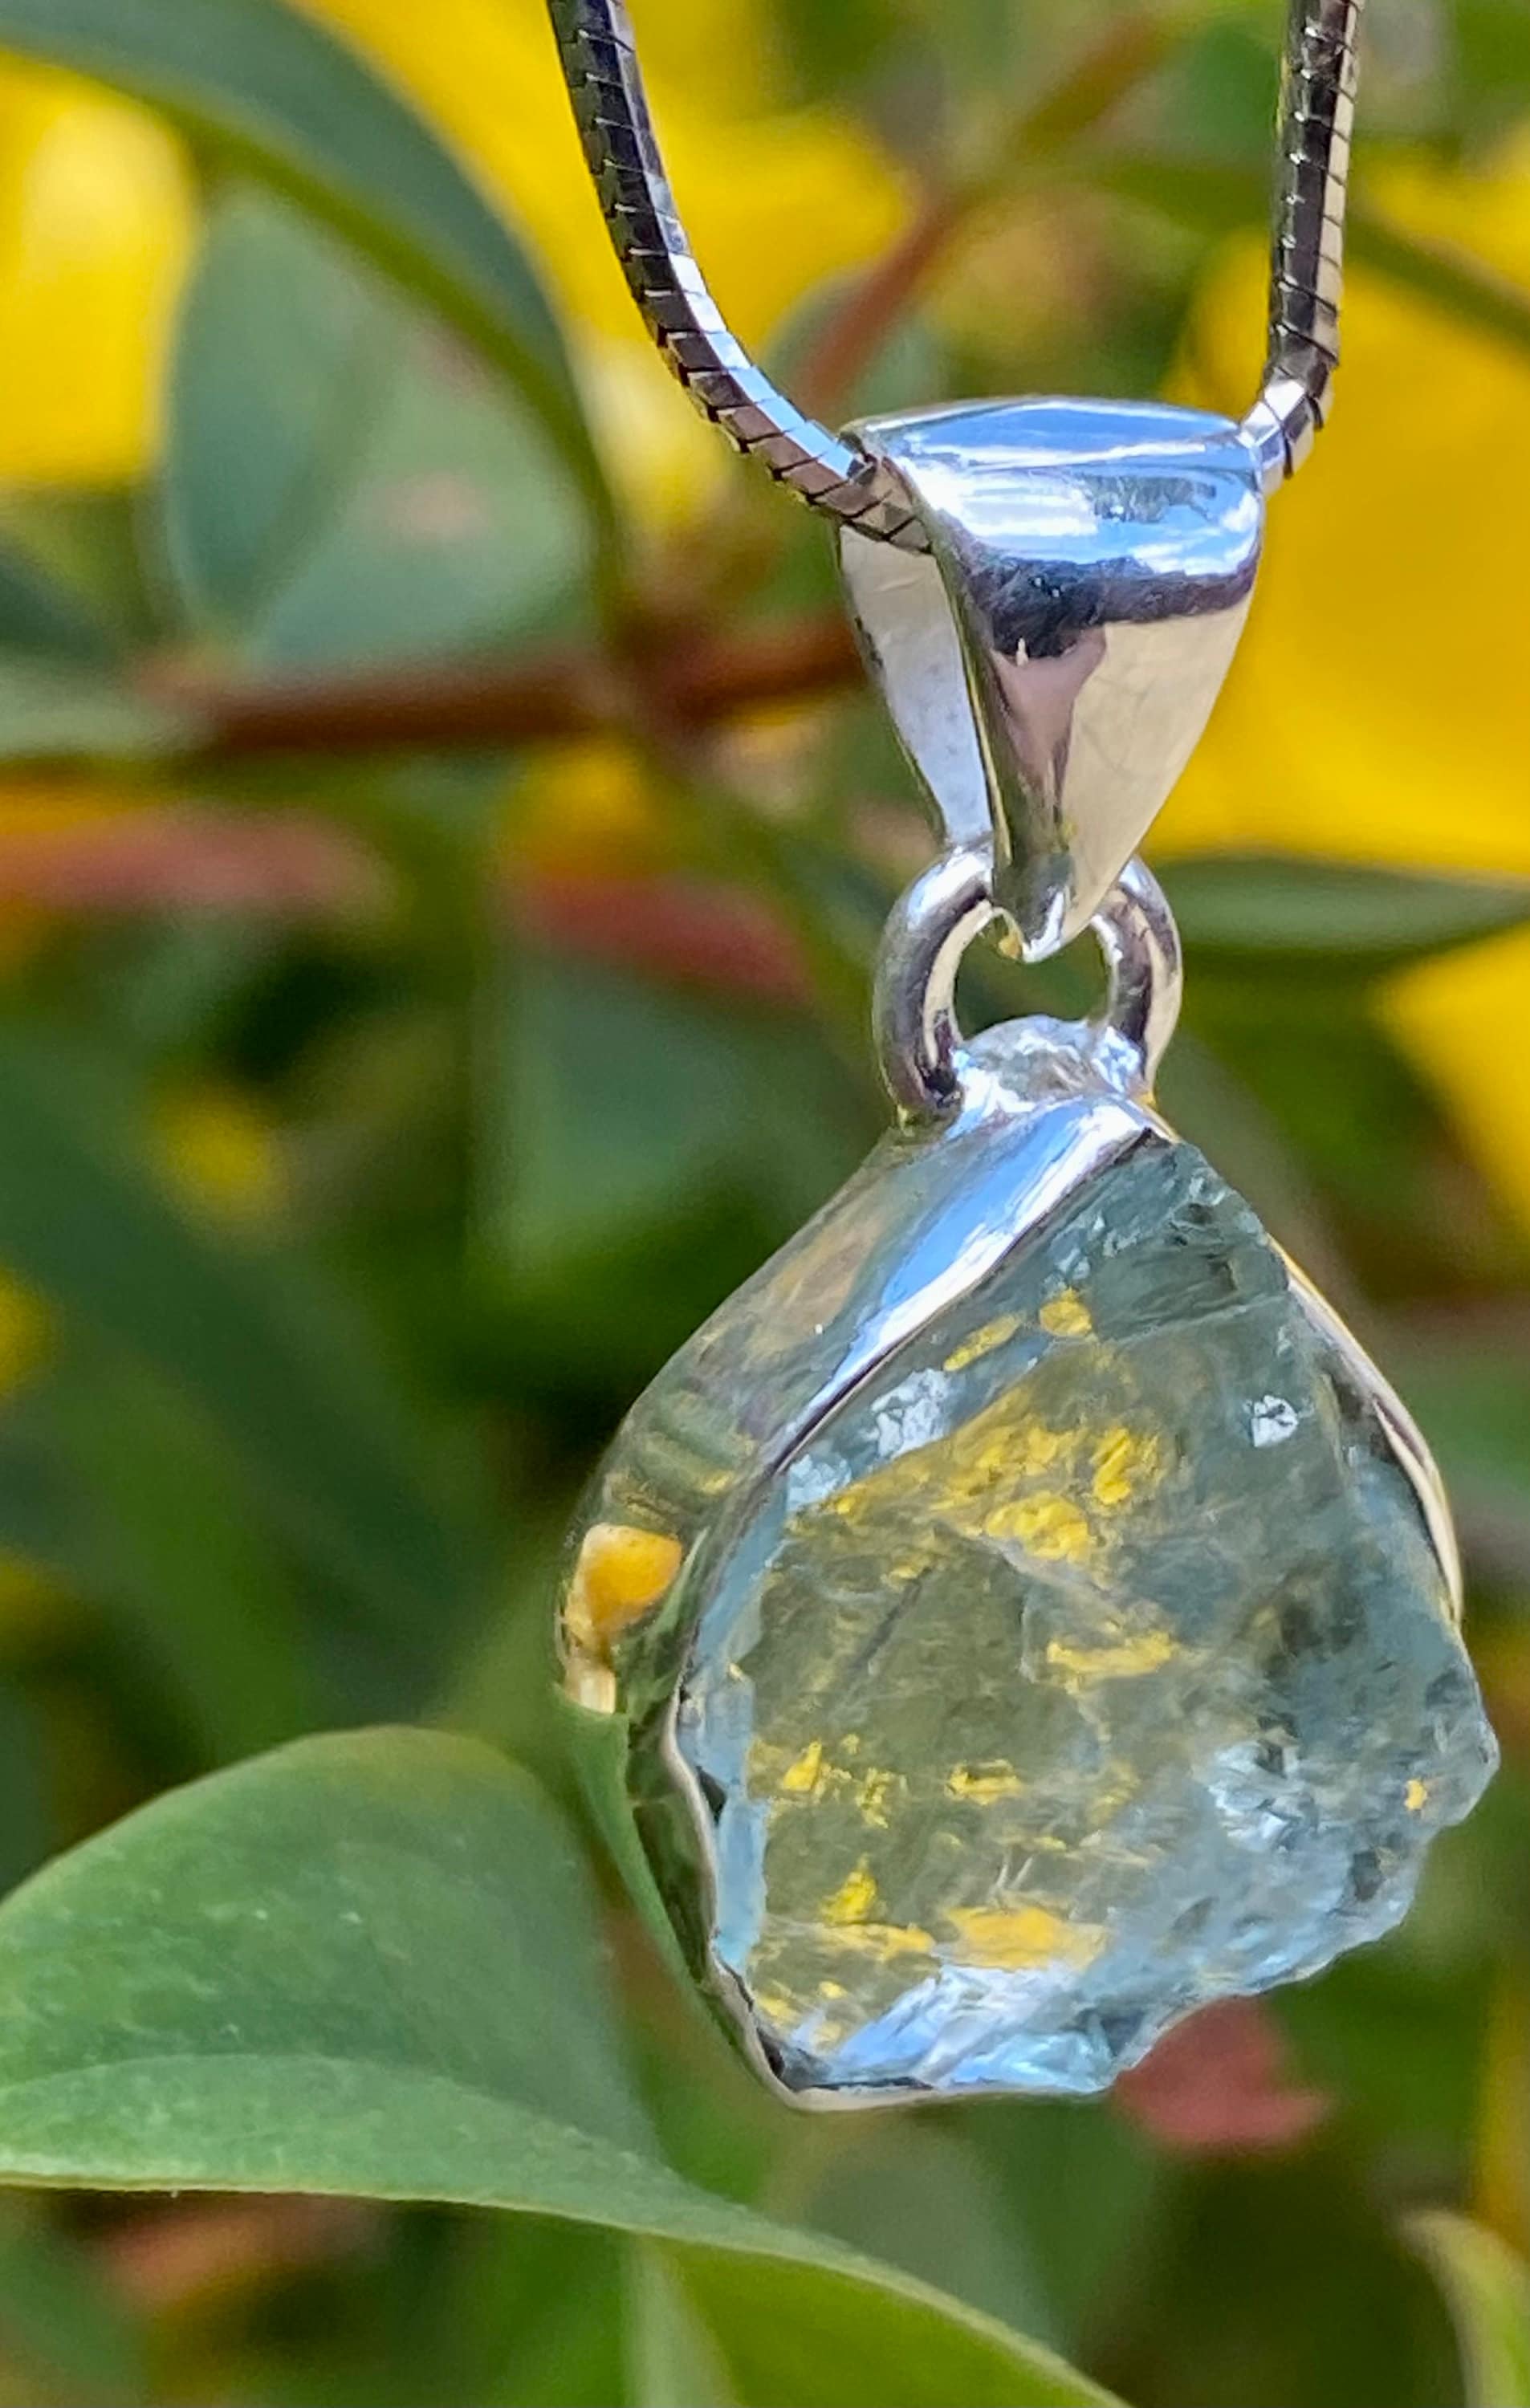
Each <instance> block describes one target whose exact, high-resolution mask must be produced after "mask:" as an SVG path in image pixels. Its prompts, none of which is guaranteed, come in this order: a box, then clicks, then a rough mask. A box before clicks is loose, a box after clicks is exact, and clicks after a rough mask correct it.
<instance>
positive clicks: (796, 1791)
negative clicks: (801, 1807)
mask: <svg viewBox="0 0 1530 2408" xmlns="http://www.w3.org/2000/svg"><path fill="white" fill-rule="evenodd" d="M822 1770H823V1742H822V1740H821V1739H815V1740H809V1741H808V1745H807V1746H806V1747H805V1748H804V1749H803V1751H802V1754H801V1755H800V1756H797V1757H796V1758H795V1759H794V1761H793V1762H792V1763H791V1764H789V1765H788V1766H787V1768H786V1770H785V1771H784V1772H783V1773H782V1774H781V1779H780V1785H781V1787H782V1788H783V1789H784V1790H785V1791H786V1793H787V1795H788V1797H791V1798H810V1797H811V1796H812V1793H813V1791H814V1790H815V1789H816V1788H817V1787H818V1784H819V1776H820V1774H821V1773H822Z"/></svg>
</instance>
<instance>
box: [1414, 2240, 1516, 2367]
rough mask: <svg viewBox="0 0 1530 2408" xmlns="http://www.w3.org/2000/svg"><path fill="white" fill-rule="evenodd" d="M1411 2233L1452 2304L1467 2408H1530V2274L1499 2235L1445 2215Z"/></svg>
mask: <svg viewBox="0 0 1530 2408" xmlns="http://www.w3.org/2000/svg"><path fill="white" fill-rule="evenodd" d="M1408 2231H1409V2233H1410V2234H1411V2236H1412V2238H1413V2240H1414V2241H1415V2243H1417V2245H1418V2247H1419V2250H1420V2252H1421V2254H1422V2255H1423V2257H1425V2258H1427V2260H1428V2262H1429V2264H1430V2266H1431V2267H1432V2268H1433V2269H1434V2272H1435V2275H1436V2278H1437V2281H1438V2283H1439V2286H1440V2288H1441V2290H1442V2291H1443V2292H1444V2293H1445V2296H1446V2298H1447V2300H1449V2301H1450V2305H1451V2315H1452V2316H1453V2317H1454V2319H1455V2329H1456V2334H1457V2338H1458V2339H1459V2341H1460V2343H1461V2356H1462V2360H1463V2364H1464V2367H1465V2371H1466V2408H1530V2268H1527V2267H1526V2266H1525V2264H1524V2261H1523V2258H1521V2257H1517V2256H1516V2255H1515V2253H1514V2251H1513V2250H1512V2249H1510V2248H1509V2247H1508V2246H1507V2245H1506V2244H1505V2243H1503V2242H1502V2241H1500V2240H1499V2238H1498V2236H1497V2234H1496V2233H1495V2232H1489V2231H1487V2230H1486V2229H1484V2227H1483V2226H1481V2225H1480V2224H1473V2223H1471V2222H1470V2221H1469V2220H1468V2219H1467V2218H1466V2216H1464V2215H1451V2214H1447V2213H1446V2212H1445V2211H1444V2210H1443V2209H1440V2210H1437V2211H1435V2212H1432V2213H1430V2214H1424V2215H1415V2216H1411V2217H1410V2218H1409V2219H1408Z"/></svg>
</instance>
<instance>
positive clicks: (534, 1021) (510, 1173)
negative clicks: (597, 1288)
mask: <svg viewBox="0 0 1530 2408" xmlns="http://www.w3.org/2000/svg"><path fill="white" fill-rule="evenodd" d="M509 983H510V990H511V991H510V994H509V996H508V1006H509V1009H508V1013H507V1025H506V1027H505V1030H504V1039H503V1046H502V1060H503V1066H504V1078H503V1081H502V1082H499V1083H498V1084H496V1087H495V1089H494V1091H493V1097H492V1099H491V1100H492V1106H493V1111H492V1116H491V1121H490V1126H489V1130H488V1132H487V1138H486V1147H485V1151H486V1154H487V1157H488V1177H487V1181H486V1189H487V1193H486V1199H485V1200H486V1204H487V1207H488V1213H489V1217H490V1223H491V1232H492V1234H493V1236H494V1237H495V1238H496V1239H497V1240H498V1242H499V1243H500V1245H501V1247H502V1248H503V1251H504V1253H505V1254H506V1256H507V1257H508V1259H509V1260H510V1261H511V1262H512V1263H513V1264H514V1266H515V1267H516V1268H517V1269H519V1270H522V1271H523V1272H525V1273H526V1274H528V1275H530V1274H531V1273H533V1272H540V1271H542V1270H544V1269H550V1268H551V1267H553V1266H556V1265H558V1264H561V1263H566V1262H579V1261H581V1260H582V1261H590V1260H594V1259H598V1258H599V1257H601V1256H603V1255H607V1254H610V1253H611V1252H613V1251H614V1250H616V1249H619V1248H622V1247H623V1246H631V1245H632V1243H633V1241H634V1239H635V1237H636V1236H637V1235H638V1234H640V1233H642V1232H644V1231H647V1230H651V1229H653V1228H656V1227H662V1226H664V1225H665V1223H667V1222H671V1221H673V1220H674V1219H675V1218H676V1217H677V1216H679V1215H681V1214H685V1213H694V1211H696V1208H697V1206H698V1204H700V1203H703V1202H704V1201H705V1200H706V1199H707V1198H708V1197H719V1196H721V1197H725V1198H727V1199H728V1200H729V1201H730V1202H731V1201H733V1200H734V1199H736V1198H739V1197H745V1198H748V1199H750V1200H751V1201H752V1202H753V1203H755V1204H756V1205H758V1206H760V1207H762V1208H763V1210H764V1213H765V1219H766V1221H767V1223H770V1224H771V1225H772V1226H775V1229H776V1236H777V1239H778V1240H779V1238H784V1237H785V1236H786V1235H787V1233H788V1231H789V1230H790V1229H791V1228H792V1227H793V1226H794V1224H795V1223H797V1222H799V1221H801V1220H804V1219H806V1217H807V1215H808V1213H809V1212H810V1211H814V1210H815V1209H816V1207H817V1206H818V1205H819V1204H821V1203H822V1200H823V1197H825V1196H826V1195H827V1194H828V1193H829V1191H830V1189H831V1188H832V1187H834V1186H835V1185H836V1183H837V1182H838V1181H839V1180H840V1179H842V1178H845V1177H846V1176H848V1174H849V1172H850V1171H851V1169H852V1168H854V1165H855V1161H856V1159H857V1155H858V1152H859V1150H860V1148H859V1140H860V1139H861V1138H862V1137H863V1136H864V1135H865V1134H868V1132H866V1131H864V1130H863V1129H862V1128H861V1127H859V1126H858V1125H857V1121H856V1118H854V1117H852V1116H851V1112H847V1109H846V1107H847V1102H849V1101H850V1100H851V1098H850V1097H848V1096H847V1084H848V1082H846V1081H845V1080H843V1079H842V1078H840V1077H837V1076H836V1070H835V1066H834V1065H833V1064H832V1063H828V1062H825V1060H824V1058H823V1050H822V1041H821V1039H819V1038H818V1037H817V1035H816V1034H815V1033H814V1032H812V1031H810V1030H809V1029H808V1028H807V1027H805V1026H795V1025H793V1024H792V1022H791V1021H790V1020H787V1019H785V1018H783V1017H782V1016H780V1015H779V1014H777V1015H775V1016H772V1015H771V1014H769V1013H767V1012H765V1011H749V1010H747V1009H746V1010H734V1009H731V1008H730V1007H729V1006H727V1005H726V1004H724V1003H722V1002H721V1001H719V1000H718V999H716V998H714V997H708V996H704V995H696V994H687V993H685V992H684V991H682V990H681V989H679V988H678V987H667V986H665V985H662V984H660V983H659V982H656V981H654V980H651V979H645V978H639V977H635V976H632V975H630V974H629V973H627V972H624V971H622V970H618V969H614V968H605V967H603V966H598V965H596V964H594V963H592V962H587V961H580V962H569V961H566V960H555V959H551V958H549V957H546V956H542V955H540V954H538V953H536V952H534V951H528V952H527V953H526V954H525V955H523V957H522V960H521V962H520V963H519V964H518V965H517V969H516V974H515V976H514V978H513V979H512V980H511V982H509ZM852 1109H853V1108H852Z"/></svg>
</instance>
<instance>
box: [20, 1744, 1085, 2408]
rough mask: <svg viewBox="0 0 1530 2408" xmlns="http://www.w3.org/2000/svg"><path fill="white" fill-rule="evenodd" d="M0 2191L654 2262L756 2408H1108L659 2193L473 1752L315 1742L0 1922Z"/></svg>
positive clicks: (203, 1792)
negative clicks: (327, 2197) (449, 2222)
mask: <svg viewBox="0 0 1530 2408" xmlns="http://www.w3.org/2000/svg"><path fill="white" fill-rule="evenodd" d="M0 1996H4V1998H5V2000H6V2011H5V2014H4V2016H3V2017H0V2179H10V2180H15V2181H20V2182H50V2183H87V2184H92V2185H98V2186H122V2187H132V2186H139V2187H153V2188H164V2187H172V2186H173V2187H177V2188H179V2187H184V2186H191V2187H215V2188H234V2189H237V2188H250V2189H257V2190H316V2191H329V2192H339V2193H356V2194H360V2195H365V2196H376V2197H386V2198H393V2199H432V2200H459V2201H463V2202H465V2203H474V2204H479V2205H485V2206H489V2205H497V2206H501V2207H507V2208H518V2209H522V2210H527V2211H531V2212H533V2213H540V2214H551V2215H557V2216H563V2217H566V2218H569V2219H571V2220H573V2221H576V2222H583V2223H593V2224H600V2225H606V2226H610V2227H614V2228H617V2229H622V2230H625V2231H629V2232H632V2233H636V2234H641V2235H645V2236H647V2237H649V2238H651V2239H653V2240H657V2241H661V2242H663V2243H665V2244H667V2246H668V2247H669V2248H670V2249H671V2250H672V2251H673V2252H674V2253H675V2254H676V2257H677V2262H678V2263H679V2265H680V2266H681V2267H682V2268H683V2270H684V2278H685V2282H686V2285H687V2286H688V2287H690V2288H693V2289H694V2293H695V2296H696V2298H697V2299H698V2300H699V2301H700V2302H701V2306H702V2312H703V2314H704V2315H705V2318H706V2321H707V2323H708V2326H709V2328H710V2329H711V2330H712V2332H713V2333H714V2334H716V2335H717V2336H718V2337H719V2343H720V2346H721V2347H722V2348H723V2350H724V2352H725V2355H726V2357H727V2358H728V2360H729V2363H730V2365H731V2366H734V2367H736V2368H740V2369H742V2371H743V2372H744V2375H745V2378H746V2380H745V2382H744V2384H743V2385H742V2386H741V2389H742V2394H743V2396H744V2397H746V2398H751V2399H757V2400H759V2401H761V2402H762V2403H763V2402H764V2401H766V2400H767V2399H769V2400H778V2401H779V2400H780V2399H783V2398H788V2397H790V2398H791V2399H792V2400H793V2401H794V2402H797V2401H800V2403H801V2408H819V2403H823V2408H830V2403H836V2408H852V2404H853V2408H860V2403H865V2408H871V2403H872V2402H875V2403H876V2408H949V2402H950V2401H952V2400H955V2399H960V2400H961V2401H964V2402H971V2403H973V2408H1022V2404H1023V2403H1027V2402H1037V2403H1041V2402H1056V2403H1067V2402H1073V2401H1097V2400H1099V2399H1100V2398H1101V2397H1102V2396H1103V2395H1101V2394H1100V2393H1099V2392H1097V2391H1096V2390H1095V2389H1094V2387H1093V2386H1090V2385H1089V2384H1087V2383H1085V2382H1084V2381H1083V2379H1082V2378H1081V2377H1080V2376H1078V2375H1076V2374H1074V2373H1072V2372H1070V2371H1069V2370H1068V2369H1067V2368H1065V2366H1063V2365H1062V2363H1061V2362H1060V2361H1058V2360H1056V2359H1053V2358H1051V2357H1049V2356H1048V2355H1047V2354H1046V2353H1045V2352H1043V2351H1040V2350H1037V2349H1035V2348H1033V2346H1032V2345H1031V2344H1029V2343H1024V2342H1022V2341H1021V2340H1020V2339H1018V2338H1017V2337H1016V2336H1015V2335H1013V2334H1011V2333H1009V2332H1008V2331H1007V2330H1006V2329H1004V2328H1003V2327H1002V2326H1000V2325H997V2324H994V2322H992V2321H991V2320H990V2319H988V2318H985V2317H983V2316H980V2315H977V2314H976V2313H974V2312H972V2311H970V2310H967V2309H964V2308H961V2307H959V2306H958V2305H957V2304H956V2303H955V2302H953V2301H951V2300H945V2299H942V2297H941V2296H940V2295H939V2294H938V2293H936V2292H932V2291H930V2290H928V2289H927V2288H925V2287H924V2286H921V2285H918V2284H915V2283H911V2282H908V2281H907V2280H906V2279H904V2278H902V2277H899V2276H897V2275H894V2273H892V2272H890V2271H889V2270H887V2269H885V2268H879V2267H877V2266H875V2265H873V2264H871V2263H870V2262H869V2261H865V2260H860V2259H857V2258H856V2257H853V2256H852V2255H851V2253H849V2252H847V2251H844V2250H842V2249H841V2248H839V2247H838V2246H837V2245H836V2243H833V2242H831V2241H828V2240H826V2239H824V2238H823V2237H822V2236H820V2235H814V2234H809V2233H806V2232H796V2231H793V2230H791V2229H789V2228H786V2227H784V2226H779V2225H775V2224H772V2223H770V2222H768V2221H767V2220H766V2219H765V2218H764V2217H761V2216H758V2215H756V2214H753V2213H752V2212H751V2211H750V2210H749V2209H746V2208H743V2207H740V2206H737V2205H736V2204H735V2203H734V2202H732V2201H730V2200H723V2199H720V2198H715V2197H713V2196H712V2195H711V2194H709V2193H708V2192H706V2191H703V2190H700V2189H698V2188H697V2187H696V2186H694V2185H693V2184H691V2183H688V2182H686V2181H684V2180H682V2178H681V2177H680V2176H679V2175H678V2174H676V2173H674V2172H673V2171H671V2170H670V2169H669V2168H668V2167H667V2166H666V2165H665V2163H664V2161H663V2159H662V2158H661V2157H659V2156H658V2155H657V2154H656V2151H655V2147H654V2143H653V2141H652V2138H651V2131H650V2128H649V2127H648V2125H647V2122H646V2120H645V2117H644V2114H643V2112H642V2110H641V2109H640V2108H639V2106H638V2105H637V2103H636V2097H635V2094H634V2092H633V2090H632V2088H631V2086H630V2085H629V2082H628V2078H627V2074H626V2071H625V2068H624V2065H623V2062H622V2054H621V2051H620V2048H619V2046H618V2042H617V2038H616V2033H615V2028H614V2026H613V2023H612V2019H611V2014H610V2010H609V2007H608V2002H607V1995H606V1973H605V1968H604V1965H603V1962H602V1958H601V1953H600V1949H599V1945H598V1942H597V1940H596V1936H595V1930H594V1924H593V1916H592V1913H591V1905H590V1900H589V1897H588V1893H587V1889H586V1884H585V1877H584V1874H583V1872H582V1870H581V1868H580V1866H579V1861H578V1859H577V1858H576V1856H574V1855H573V1853H572V1851H571V1848H570V1845H569V1842H568V1840H567V1838H566V1836H565V1832H564V1830H563V1828H562V1827H561V1826H560V1824H559V1823H558V1822H557V1821H556V1820H555V1818H554V1817H553V1815H552V1814H551V1811H550V1809H549V1808H548V1807H547V1806H546V1804H545V1803H544V1802H543V1800H542V1799H541V1798H540V1796H539V1795H538V1793H537V1792H536V1789H535V1788H534V1787H533V1785H531V1784H530V1783H529V1782H528V1781H527V1780H526V1778H525V1776H524V1775H522V1774H520V1773H518V1772H516V1771H515V1770H513V1769H512V1768H510V1767H508V1765H507V1764H506V1763H505V1762H504V1761H503V1759H501V1758H500V1757H498V1756H494V1755H493V1754H492V1753H491V1752H490V1751H489V1750H488V1749H487V1748H484V1747H482V1746H481V1745H479V1743H478V1742H473V1741H469V1740H462V1739H455V1738H450V1737H447V1736H444V1735H440V1734H435V1733H427V1732H422V1731H405V1730H397V1731H373V1732H362V1733H356V1734H349V1735H344V1736H340V1737H335V1738H327V1739H322V1740H311V1741H301V1742H297V1743H296V1744H294V1745H293V1746H292V1747H289V1748H285V1749H282V1750H280V1751H279V1752H278V1753H277V1754H276V1755H274V1756H265V1757H261V1758H257V1759H256V1760H255V1761H254V1762H253V1763H250V1764H248V1765H245V1766H242V1767H240V1768H238V1769H237V1770H235V1771H233V1772H227V1773H221V1774H216V1775H214V1776H212V1777H211V1778H209V1779H208V1780H206V1781H203V1782H199V1783H197V1784H195V1785H193V1786H192V1787H191V1788H189V1789H183V1790H179V1791H175V1792H172V1793H171V1794H170V1795H168V1796H167V1797H164V1798H162V1799H158V1800H156V1802H155V1803H154V1804H152V1805H150V1806H148V1807H145V1808H143V1809H142V1810H141V1811H140V1812H139V1813H136V1814H134V1815H131V1816H130V1817H129V1818H128V1819H127V1821H125V1822H123V1823H121V1824H119V1825H117V1826H116V1827H115V1828H113V1829H111V1830H109V1831H107V1832H106V1833H104V1834H103V1835H102V1836H101V1837H99V1838H98V1839H95V1840H93V1841H91V1842H88V1843H87V1844H86V1845H85V1846H84V1847H82V1848H80V1849H78V1850H77V1851H76V1852H75V1853H74V1854H73V1855H72V1856H65V1857H64V1858H62V1859H60V1860H59V1861H58V1862H57V1863H56V1864H54V1865H52V1866H50V1867H49V1868H48V1869H47V1870H46V1871H44V1872H42V1873H41V1874H39V1875H38V1876H36V1879H35V1880H33V1881H32V1882H30V1883H28V1884H27V1885H25V1886H24V1887H23V1888H22V1889H21V1890H20V1891H19V1892H17V1893H16V1895H15V1896H14V1897H13V1898H12V1899H10V1900H9V1901H8V1902H7V1905H6V1906H5V1907H4V1908H3V1909H0ZM788 2327H789V2328H790V2329H786V2328H788Z"/></svg>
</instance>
